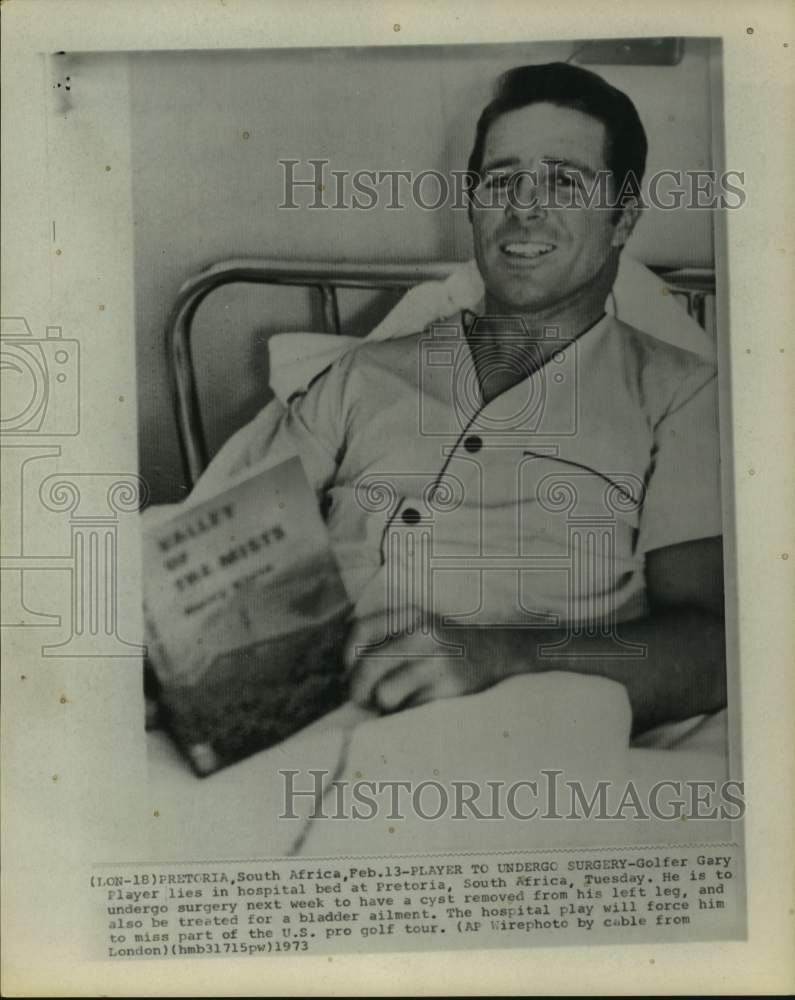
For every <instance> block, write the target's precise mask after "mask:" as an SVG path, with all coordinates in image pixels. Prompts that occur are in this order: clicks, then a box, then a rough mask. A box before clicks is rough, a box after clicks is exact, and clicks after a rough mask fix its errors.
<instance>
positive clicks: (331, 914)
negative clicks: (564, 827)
mask: <svg viewBox="0 0 795 1000" xmlns="http://www.w3.org/2000/svg"><path fill="white" fill-rule="evenodd" d="M740 858H741V854H740V851H739V849H738V847H737V846H736V845H733V844H730V845H723V844H721V845H710V846H702V847H698V846H696V847H694V846H692V845H689V846H686V847H681V848H677V847H669V846H666V847H664V848H638V849H633V848H627V849H621V850H620V851H619V850H613V851H611V850H606V849H600V850H594V851H576V852H574V851H572V852H564V851H558V852H537V853H536V852H532V853H527V854H506V855H500V856H498V857H495V856H493V855H483V856H482V857H477V856H474V855H465V856H462V855H454V856H440V857H430V858H428V857H423V858H421V859H417V858H411V857H410V858H403V859H394V858H392V859H388V860H386V859H381V858H378V859H372V858H369V859H368V858H364V859H353V860H350V859H333V860H317V859H307V860H306V861H296V860H278V861H257V862H251V861H249V862H218V863H207V864H195V863H194V864H186V865H177V864H174V865H169V866H164V865H157V866H151V867H150V868H147V867H146V866H144V865H141V866H133V865H124V866H120V865H117V866H110V865H109V866H106V867H105V866H97V867H96V868H95V869H94V871H93V874H91V875H90V877H89V883H90V887H91V892H90V895H91V903H92V907H93V911H94V912H93V917H94V921H95V926H96V928H97V931H98V933H99V935H100V937H101V942H100V941H98V947H97V949H96V952H95V957H96V958H110V959H131V958H154V957H162V958H170V957H173V958H182V957H197V956H198V957H202V956H204V957H210V956H223V955H225V956H233V955H240V956H246V955H263V954H265V955H267V954H278V953H295V952H304V953H316V954H328V953H333V952H350V951H381V950H419V949H425V950H427V949H431V948H445V949H454V948H474V947H489V946H491V947H516V946H524V947H526V946H527V945H531V944H539V945H545V946H549V945H554V944H560V945H564V944H574V943H582V942H590V943H604V944H608V943H611V942H615V943H619V942H620V943H622V944H625V943H632V942H633V941H636V942H638V943H640V942H649V941H654V942H665V941H682V940H689V941H698V940H702V941H703V940H718V939H737V938H741V937H744V935H745V931H744V924H743V919H742V909H743V907H742V901H743V879H742V872H741V870H740Z"/></svg>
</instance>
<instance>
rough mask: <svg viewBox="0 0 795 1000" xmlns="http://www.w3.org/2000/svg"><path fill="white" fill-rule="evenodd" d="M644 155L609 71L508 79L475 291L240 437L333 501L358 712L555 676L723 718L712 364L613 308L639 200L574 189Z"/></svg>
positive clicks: (480, 208) (651, 707) (350, 359)
mask: <svg viewBox="0 0 795 1000" xmlns="http://www.w3.org/2000/svg"><path fill="white" fill-rule="evenodd" d="M645 157H646V137H645V133H644V130H643V126H642V124H641V122H640V120H639V118H638V116H637V112H636V110H635V108H634V106H633V105H632V103H631V101H630V100H629V99H628V98H627V97H626V96H625V95H624V94H623V93H621V92H620V91H618V90H616V89H615V88H613V87H611V86H609V85H608V84H607V83H605V82H604V81H603V80H602V79H601V78H600V77H598V76H596V75H595V74H593V73H590V72H589V71H586V70H584V69H580V68H577V67H573V66H570V65H563V64H552V65H548V66H529V67H521V68H518V69H515V70H512V71H510V72H509V73H507V74H506V75H505V76H504V78H503V79H502V80H501V82H500V86H499V89H498V91H497V96H496V97H495V99H494V100H493V101H492V102H491V103H490V104H489V105H488V106H487V108H486V109H485V110H484V112H483V114H482V115H481V118H480V121H479V124H478V128H477V134H476V139H475V145H474V149H473V151H472V154H471V158H470V169H471V170H472V171H474V172H475V173H476V174H477V175H478V177H479V178H480V183H479V186H478V187H477V188H476V189H475V190H474V192H473V198H472V202H471V208H470V220H471V224H472V231H473V236H474V244H475V254H476V260H477V267H478V270H479V272H480V276H481V277H482V281H483V285H484V287H485V294H484V296H483V299H482V301H481V302H479V303H478V304H477V307H476V308H475V309H473V310H464V311H463V312H461V313H459V314H458V315H456V316H453V317H451V318H450V319H448V320H447V321H446V322H445V323H444V324H437V325H435V326H434V327H432V328H431V329H429V330H426V331H421V332H418V333H416V334H414V335H413V336H403V337H400V338H397V339H393V340H389V341H386V342H376V343H368V342H365V343H362V344H361V345H360V346H357V347H356V349H354V350H350V351H348V352H346V353H344V354H343V356H342V357H341V358H340V359H339V360H337V361H336V362H335V363H333V364H332V365H331V366H330V367H329V368H328V370H326V371H325V372H324V373H323V374H322V375H320V377H318V378H316V379H315V380H314V381H313V382H312V384H311V385H310V386H309V388H308V389H307V391H306V392H304V393H301V394H298V395H297V396H294V397H293V398H292V399H291V401H290V403H289V405H288V406H287V407H286V409H285V408H281V409H277V408H275V407H273V406H271V407H268V408H266V409H265V410H264V411H263V413H262V414H261V415H260V417H259V418H257V419H256V420H255V421H254V422H253V423H252V424H251V425H249V426H248V427H247V428H246V429H245V440H246V447H245V448H244V449H243V452H242V454H238V455H237V456H236V457H235V460H234V465H233V467H232V468H230V470H229V471H230V472H238V471H240V470H241V469H243V468H245V467H246V466H248V465H253V464H255V463H257V462H259V461H261V460H262V459H264V458H267V459H268V460H269V461H274V462H275V461H277V460H279V459H281V458H286V457H287V456H288V455H292V454H295V453H298V454H299V455H300V456H301V459H302V461H303V464H304V467H305V470H306V473H307V475H308V477H309V480H310V482H311V484H312V485H313V487H314V489H315V490H316V491H317V494H318V498H319V500H320V502H321V503H322V504H323V507H324V509H325V511H326V520H327V524H328V528H329V531H330V535H331V540H332V545H333V547H334V550H335V553H336V555H337V558H338V560H339V563H340V568H341V571H342V574H343V578H344V580H345V583H346V586H347V587H348V590H349V593H350V595H351V597H352V599H353V600H354V601H355V602H356V618H357V621H356V625H355V626H354V628H353V630H352V633H351V636H350V640H349V643H348V649H347V660H348V664H349V667H350V692H351V697H352V698H353V699H354V700H355V701H356V702H358V703H360V704H362V705H368V706H372V707H374V708H376V709H378V710H380V711H382V712H392V711H395V710H399V709H403V708H406V707H410V706H416V705H419V704H421V703H424V702H428V701H431V700H434V699H439V698H446V697H450V696H455V695H464V694H470V693H472V692H476V691H480V690H482V689H485V688H488V687H490V686H492V685H494V684H496V683H498V682H499V681H501V680H503V679H505V678H507V677H510V676H513V675H516V674H526V673H527V674H529V673H537V672H542V671H549V670H555V671H567V672H574V673H577V674H589V675H596V676H599V677H604V678H609V679H612V680H613V681H616V682H618V683H620V684H621V685H623V686H624V688H625V689H626V691H627V694H628V697H629V702H630V705H631V708H632V719H633V722H632V726H633V731H634V732H635V733H636V734H637V733H639V732H643V731H644V730H648V729H650V728H652V727H654V726H657V725H659V724H661V723H665V722H671V721H676V720H682V719H685V718H688V717H691V716H694V715H697V714H700V713H705V712H713V711H715V710H717V709H720V708H721V707H723V706H724V705H725V699H726V681H725V664H724V634H723V624H722V615H723V587H722V580H723V574H722V546H721V538H720V535H721V513H720V495H719V474H718V461H719V450H718V441H717V397H716V374H715V369H714V367H713V365H712V364H711V363H710V362H709V361H707V360H706V359H704V358H703V357H700V356H698V355H697V354H695V353H691V352H689V351H685V350H682V349H679V348H676V347H674V346H671V345H670V344H666V343H664V342H662V341H661V340H659V339H656V338H654V337H651V336H648V335H646V334H644V333H641V332H640V331H639V330H637V329H635V328H633V327H631V326H629V325H627V324H625V323H623V322H621V321H619V320H618V319H616V318H614V317H613V316H610V315H606V313H605V303H606V300H607V299H608V296H609V295H610V291H611V288H612V287H613V284H614V281H615V279H616V273H617V269H618V266H619V257H620V254H621V252H622V248H623V246H624V244H625V243H626V241H627V239H628V238H629V236H630V234H631V232H632V230H633V227H634V225H635V223H636V221H637V218H638V206H637V202H636V200H634V199H633V198H631V197H630V198H628V199H625V200H624V207H617V208H607V207H605V206H604V205H600V204H599V203H592V204H590V205H588V204H587V203H586V200H585V199H583V198H582V197H581V195H582V188H579V189H578V188H577V183H576V179H575V177H574V175H575V174H577V173H578V174H579V176H580V178H582V179H583V180H584V182H585V183H586V185H590V184H591V183H592V182H593V181H594V179H595V178H596V177H598V175H599V173H600V172H604V171H608V172H609V184H610V192H611V194H612V196H613V197H614V198H615V195H616V193H617V192H618V191H621V190H622V189H623V190H624V191H627V190H628V186H627V183H626V182H627V179H628V178H629V179H630V180H631V177H632V176H634V177H635V178H638V179H640V178H641V177H642V175H643V171H644V167H645ZM542 188H543V190H542ZM578 191H579V194H578ZM572 196H574V197H575V201H574V207H571V206H572V201H571V197H572ZM555 197H557V199H558V200H557V201H555V200H554V199H555ZM578 199H579V200H578ZM557 205H563V206H567V205H568V206H570V207H556V206H557ZM238 450H239V449H238ZM409 536H412V537H413V542H412V541H410V537H409ZM423 537H425V538H426V540H427V545H426V549H425V550H424V554H423V545H422V543H421V539H422V538H423ZM428 552H430V555H428ZM517 626H518V627H517ZM429 633H430V634H429ZM446 651H448V652H449V653H450V655H445V652H446Z"/></svg>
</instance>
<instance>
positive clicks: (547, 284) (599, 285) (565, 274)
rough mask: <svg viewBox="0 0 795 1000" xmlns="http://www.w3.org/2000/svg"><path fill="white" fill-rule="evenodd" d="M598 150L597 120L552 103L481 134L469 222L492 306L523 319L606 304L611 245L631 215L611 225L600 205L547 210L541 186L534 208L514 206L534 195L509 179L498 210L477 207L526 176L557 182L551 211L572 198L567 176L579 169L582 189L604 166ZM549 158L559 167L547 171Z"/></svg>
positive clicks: (601, 131)
mask: <svg viewBox="0 0 795 1000" xmlns="http://www.w3.org/2000/svg"><path fill="white" fill-rule="evenodd" d="M604 150H605V128H604V125H603V124H602V123H601V122H599V121H597V120H596V119H595V118H592V117H591V116H590V115H586V114H584V113H583V112H581V111H575V110H573V109H571V108H559V107H557V106H555V105H553V104H547V103H544V104H531V105H528V106H527V107H524V108H519V109H518V110H516V111H509V112H506V113H505V114H503V115H501V116H500V117H499V118H498V119H497V120H496V121H495V122H494V123H493V125H492V126H491V127H490V128H489V130H488V133H487V134H486V143H485V150H484V156H483V166H482V171H481V172H482V174H483V177H484V182H483V187H482V189H481V193H480V195H479V199H476V200H475V203H474V205H473V209H472V214H471V219H472V229H473V235H474V241H475V256H476V258H477V262H478V267H479V268H480V273H481V274H482V276H483V280H484V282H485V285H486V290H487V292H488V293H489V296H490V297H491V299H492V300H494V301H493V304H495V305H498V306H499V307H500V308H502V309H505V310H512V309H513V310H517V311H518V312H524V313H527V312H537V311H542V310H543V311H546V310H549V309H552V310H553V311H554V309H555V308H556V307H560V308H561V309H563V308H566V306H567V305H568V304H570V303H571V304H575V303H578V302H579V303H585V302H586V301H587V299H588V297H589V296H598V297H600V298H601V301H600V302H599V303H598V305H599V306H601V305H603V304H604V296H605V295H606V292H607V290H608V289H609V287H610V285H611V284H612V279H611V278H610V277H609V275H611V274H612V271H613V269H614V267H615V262H616V255H617V252H618V249H617V248H619V247H620V246H621V244H622V243H623V242H624V241H625V239H626V237H627V236H628V234H629V231H631V228H632V222H634V217H632V218H631V219H630V218H629V214H628V213H625V216H624V217H622V220H620V221H619V222H618V224H617V225H616V224H614V221H611V220H612V218H613V212H612V211H610V210H608V209H606V208H599V207H597V204H596V201H597V200H598V199H595V200H594V204H593V205H592V206H591V207H586V206H585V205H580V206H578V207H561V208H558V207H545V206H544V199H545V197H546V194H547V192H546V191H545V189H544V186H543V185H540V186H539V189H538V192H537V193H538V194H539V196H540V199H541V203H540V204H539V205H536V206H535V207H528V208H524V207H519V206H525V205H528V206H529V205H530V204H531V203H532V201H533V195H534V194H535V193H536V192H535V191H534V189H533V185H532V183H531V182H530V181H528V180H526V179H522V180H519V181H518V182H517V186H516V188H515V189H514V192H513V194H514V196H513V197H512V198H510V199H506V196H505V192H503V195H502V197H501V198H500V199H499V200H500V203H501V205H502V206H503V207H483V206H485V205H488V204H489V201H490V198H491V195H492V191H493V190H494V189H495V188H497V189H498V188H500V187H501V186H502V187H504V185H505V182H506V178H507V177H509V176H510V175H511V174H515V173H516V172H517V171H526V172H531V173H533V174H535V175H537V177H538V178H539V181H540V182H541V181H543V179H544V178H545V177H548V178H550V179H553V178H557V182H556V183H557V188H558V191H557V196H558V198H560V201H559V204H562V205H564V206H565V205H567V204H569V203H570V201H571V197H572V196H573V195H574V191H573V190H572V191H571V192H569V190H567V188H566V184H567V181H568V178H570V177H571V175H572V174H573V172H574V171H579V172H580V174H581V175H582V176H583V178H584V181H585V183H586V184H587V185H588V186H589V187H590V186H591V185H592V184H593V182H594V175H595V174H596V173H597V171H604V170H606V169H607V164H606V163H605V159H604ZM555 161H558V163H559V165H558V166H556V167H553V166H552V164H553V163H554V162H555ZM548 190H549V191H550V194H553V193H554V191H553V190H552V189H551V188H549V189H548ZM478 200H479V201H480V205H479V204H478ZM506 201H507V204H506ZM511 202H513V205H511ZM627 227H628V229H627ZM606 280H607V281H608V284H607V288H605V281H606Z"/></svg>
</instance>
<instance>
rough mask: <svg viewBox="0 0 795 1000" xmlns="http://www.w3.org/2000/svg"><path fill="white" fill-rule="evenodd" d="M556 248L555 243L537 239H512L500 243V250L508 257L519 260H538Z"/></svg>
mask: <svg viewBox="0 0 795 1000" xmlns="http://www.w3.org/2000/svg"><path fill="white" fill-rule="evenodd" d="M554 249H556V248H555V244H554V243H540V242H536V241H535V240H527V241H519V240H512V241H511V242H508V243H501V244H500V251H501V252H502V253H503V254H505V256H506V257H511V258H514V259H517V260H537V259H538V258H539V257H545V256H546V255H547V254H549V253H552V251H553V250H554Z"/></svg>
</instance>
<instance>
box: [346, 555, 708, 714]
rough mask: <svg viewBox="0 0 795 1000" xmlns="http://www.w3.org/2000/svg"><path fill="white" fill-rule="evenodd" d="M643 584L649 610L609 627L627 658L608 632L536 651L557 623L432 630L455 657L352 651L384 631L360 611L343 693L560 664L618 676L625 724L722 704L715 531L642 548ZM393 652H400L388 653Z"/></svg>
mask: <svg viewBox="0 0 795 1000" xmlns="http://www.w3.org/2000/svg"><path fill="white" fill-rule="evenodd" d="M646 588H647V593H648V598H649V605H650V613H649V615H648V616H647V617H646V618H643V619H641V620H638V621H632V622H625V623H623V624H621V625H620V626H618V629H617V631H618V634H619V636H620V637H621V638H622V639H623V640H625V641H626V642H629V643H633V644H638V645H640V646H642V647H643V653H642V654H639V655H637V656H631V657H627V656H624V657H620V658H619V657H617V656H616V655H615V652H616V646H615V641H614V640H613V639H611V638H610V637H608V638H602V637H598V636H597V637H592V636H580V637H576V638H575V637H571V638H570V639H569V642H568V643H567V645H566V652H565V655H564V656H562V657H561V656H557V657H555V658H554V659H552V658H545V657H544V656H543V654H542V653H541V651H540V647H541V646H548V645H550V644H552V643H555V642H557V641H560V640H563V639H566V638H567V637H568V636H569V633H568V632H567V631H566V630H565V629H546V628H545V629H537V630H536V629H532V630H527V629H510V628H495V627H488V626H485V627H480V628H449V627H443V628H442V629H441V630H440V631H441V635H442V637H444V638H446V639H448V640H449V641H451V642H456V643H460V644H462V645H463V646H464V649H465V653H464V656H463V657H460V658H449V659H448V658H437V657H434V658H428V659H423V658H421V656H420V655H418V650H417V646H416V642H415V640H414V639H413V638H399V639H396V640H395V641H394V642H393V643H392V644H391V645H390V654H392V655H390V657H389V658H385V657H383V656H377V655H376V656H371V657H367V656H364V655H362V656H358V657H357V656H356V655H355V649H356V646H361V645H365V644H367V643H371V642H377V641H378V639H379V638H381V637H382V636H383V635H384V631H383V624H384V623H383V620H382V619H377V618H370V619H366V620H364V621H362V622H359V623H358V624H357V626H356V627H355V629H354V630H353V633H352V635H351V637H350V639H349V643H348V662H349V664H350V666H351V697H352V698H353V699H354V700H355V701H358V702H359V703H361V704H370V705H375V706H376V707H379V708H381V709H382V710H383V711H394V710H396V709H399V708H404V707H408V706H409V705H416V704H421V703H423V702H426V701H431V700H433V699H435V698H443V697H451V696H454V695H460V694H468V693H472V692H474V691H479V690H482V689H483V688H486V687H490V686H491V685H492V684H496V683H497V682H498V681H500V680H503V679H504V678H505V677H509V676H511V675H514V674H521V673H538V672H541V671H546V670H567V671H572V672H574V673H581V674H595V675H598V676H601V677H607V678H609V679H611V680H614V681H618V682H619V683H621V684H623V685H624V686H625V688H626V690H627V694H628V696H629V700H630V704H631V706H632V712H633V728H634V731H635V732H642V731H644V730H646V729H650V728H652V727H653V726H656V725H659V724H660V723H663V722H672V721H676V720H679V719H686V718H688V717H689V716H692V715H697V714H700V713H702V712H711V711H716V710H717V709H719V708H722V707H723V706H724V705H725V704H726V671H725V641H724V628H723V559H722V544H721V539H720V538H705V539H701V540H698V541H691V542H684V543H682V544H680V545H673V546H669V547H667V548H662V549H657V550H655V551H652V552H649V553H647V555H646ZM380 651H381V652H383V648H381V650H380ZM396 653H403V654H404V655H403V657H402V658H400V657H398V658H397V659H396V658H394V654H396Z"/></svg>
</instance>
